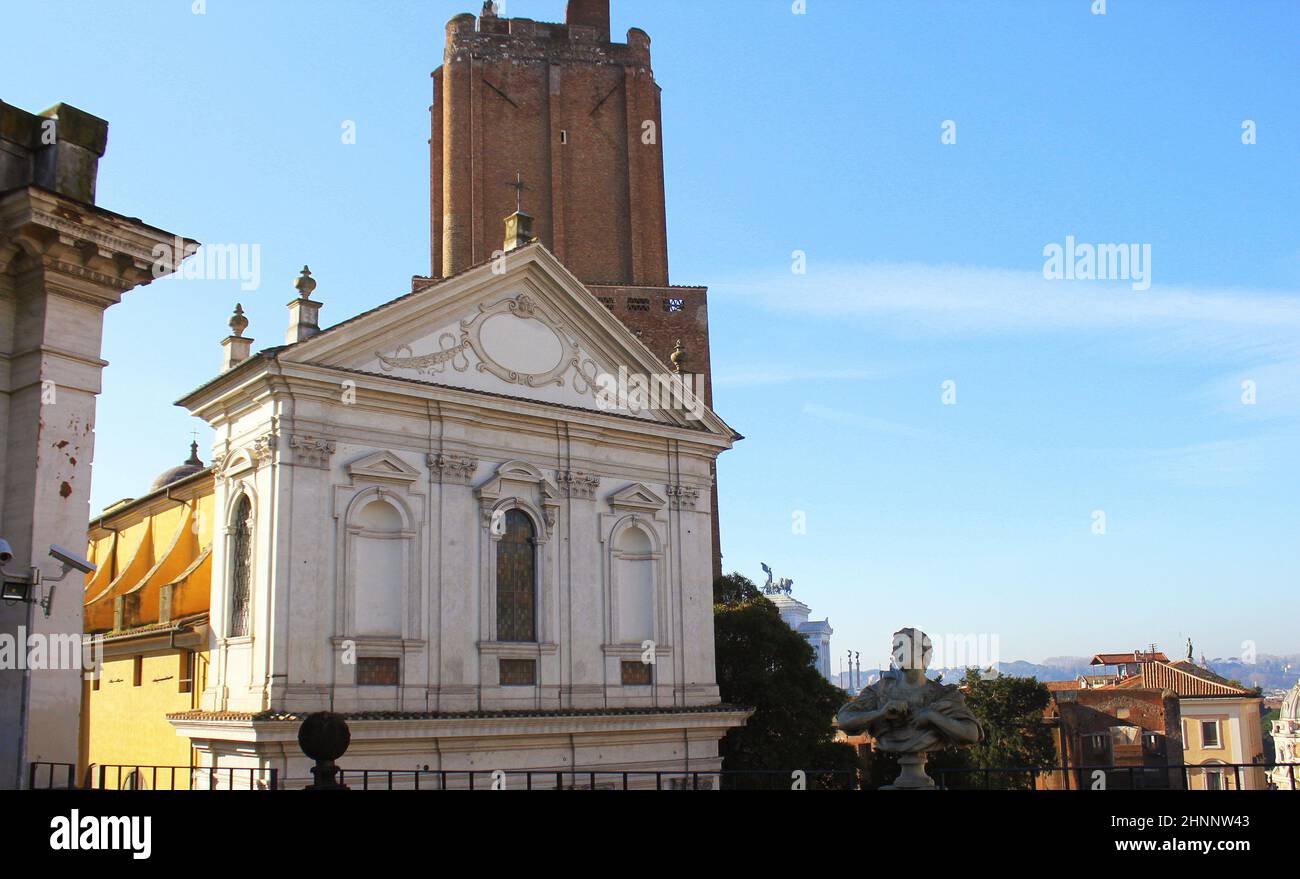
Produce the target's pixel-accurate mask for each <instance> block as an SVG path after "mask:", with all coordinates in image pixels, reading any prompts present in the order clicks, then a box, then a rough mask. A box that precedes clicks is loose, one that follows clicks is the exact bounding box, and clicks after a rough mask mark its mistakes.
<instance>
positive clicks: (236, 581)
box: [227, 495, 253, 638]
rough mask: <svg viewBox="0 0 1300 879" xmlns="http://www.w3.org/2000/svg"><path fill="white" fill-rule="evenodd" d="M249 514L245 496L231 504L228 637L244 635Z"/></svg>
mask: <svg viewBox="0 0 1300 879" xmlns="http://www.w3.org/2000/svg"><path fill="white" fill-rule="evenodd" d="M252 515H253V505H252V503H251V502H250V501H249V500H248V495H243V496H241V497H240V498H239V501H238V502H237V503H236V504H235V521H234V527H233V528H232V529H231V534H230V625H229V626H228V627H227V632H228V634H229V637H231V638H242V637H244V636H245V635H247V634H248V582H249V574H250V572H251V570H252V558H251V554H252V550H253V541H252V535H251V533H250V530H249V519H251V518H252Z"/></svg>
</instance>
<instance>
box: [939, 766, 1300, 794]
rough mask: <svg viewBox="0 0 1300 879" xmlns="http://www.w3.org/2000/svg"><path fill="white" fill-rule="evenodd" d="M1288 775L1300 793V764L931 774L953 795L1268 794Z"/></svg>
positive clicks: (1016, 769)
mask: <svg viewBox="0 0 1300 879" xmlns="http://www.w3.org/2000/svg"><path fill="white" fill-rule="evenodd" d="M1278 768H1281V769H1284V770H1285V773H1284V781H1287V780H1289V784H1287V785H1286V786H1287V787H1289V788H1290V789H1291V790H1297V789H1298V788H1297V786H1296V782H1297V780H1300V764H1295V763H1171V764H1167V765H1142V766H1136V765H1135V766H1101V765H1087V766H1054V767H1050V768H1046V769H1040V768H1034V767H1012V768H1004V767H996V768H993V767H990V768H967V767H962V768H953V769H939V768H934V769H930V770H929V773H930V775H931V776H933V777H934V779H935V783H936V784H937V785H938V786H939V787H941V788H945V789H950V790H992V789H1000V790H1007V789H1017V788H1019V789H1026V790H1032V789H1039V788H1040V787H1041V786H1047V787H1051V788H1053V789H1058V790H1062V789H1063V790H1264V789H1267V788H1268V787H1269V786H1270V784H1271V783H1272V782H1271V780H1270V776H1271V775H1272V772H1271V770H1273V769H1278Z"/></svg>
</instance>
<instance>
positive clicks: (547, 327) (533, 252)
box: [279, 244, 732, 439]
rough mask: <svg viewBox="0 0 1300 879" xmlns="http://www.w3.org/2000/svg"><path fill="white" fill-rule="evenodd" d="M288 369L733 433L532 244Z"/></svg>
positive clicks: (296, 352) (320, 339) (374, 319)
mask: <svg viewBox="0 0 1300 879" xmlns="http://www.w3.org/2000/svg"><path fill="white" fill-rule="evenodd" d="M279 358H280V359H281V360H284V361H288V362H302V363H310V364H313V365H315V366H324V367H336V368H339V369H340V370H342V371H347V372H353V373H369V374H373V375H377V376H383V377H387V378H396V379H404V380H410V381H415V382H424V383H434V384H440V385H449V386H452V387H458V388H465V389H467V390H474V391H483V392H487V393H492V394H497V395H503V396H510V397H521V398H526V399H530V400H535V401H538V402H542V403H552V404H558V405H562V406H568V407H575V408H582V409H590V410H593V411H604V412H609V413H611V414H618V415H624V416H631V417H634V418H639V419H643V420H646V421H649V422H655V423H661V424H669V425H677V426H683V427H694V428H700V427H703V428H704V429H706V430H708V431H710V432H713V433H717V434H721V435H724V436H726V437H727V438H728V439H730V438H731V436H732V431H731V429H730V428H729V427H727V425H726V424H725V423H724V422H723V421H722V420H721V419H720V418H718V417H717V415H715V414H714V413H713V412H712V411H710V410H709V409H708V408H707V407H706V406H704V404H703V401H702V399H701V398H700V396H697V390H698V392H699V394H700V395H701V396H702V394H703V388H699V387H698V385H697V384H696V382H695V380H694V377H693V376H688V377H686V378H685V379H683V378H682V377H681V376H678V375H676V374H674V373H672V372H670V371H669V370H668V368H667V367H666V366H665V365H664V364H663V363H662V362H660V361H659V360H658V358H656V357H655V355H654V354H653V353H652V352H651V351H650V350H649V349H648V348H646V347H645V345H644V344H642V343H641V341H640V340H639V339H638V338H637V337H636V336H635V335H634V334H633V333H632V332H631V331H630V330H629V329H628V328H627V327H626V326H625V325H624V324H623V323H622V322H621V321H619V320H618V318H617V317H615V316H614V315H613V314H611V313H610V312H609V310H608V309H607V308H605V307H604V306H603V305H601V304H600V302H599V301H597V300H596V298H595V297H594V296H592V294H591V293H590V292H589V291H588V290H587V288H586V287H585V286H583V285H582V283H581V282H580V281H578V280H577V279H576V278H575V277H574V276H573V275H572V274H571V273H570V272H569V271H568V270H567V269H565V268H564V266H562V265H561V264H560V263H559V261H558V260H557V259H556V258H555V256H554V255H553V254H551V253H550V251H548V250H546V248H545V247H543V246H541V245H540V244H532V245H529V246H528V247H525V248H521V249H520V250H518V251H512V252H511V253H508V254H506V255H505V257H503V258H502V259H501V260H500V261H497V262H492V263H486V264H484V265H481V266H479V267H477V268H474V269H470V270H468V271H466V272H464V273H462V274H460V275H457V276H454V277H452V278H445V279H442V280H440V281H438V282H437V283H433V284H431V285H429V286H427V287H424V288H421V289H418V290H416V291H415V292H413V293H410V294H408V295H406V296H403V297H401V298H399V299H395V300H393V301H392V302H389V303H387V304H385V305H382V306H380V307H378V308H376V309H373V310H372V311H369V312H366V313H364V314H361V315H358V316H357V317H355V318H353V319H351V320H348V321H345V322H344V323H342V324H340V325H337V326H335V327H331V328H329V329H328V330H326V331H324V332H322V333H320V334H319V335H317V336H315V337H313V338H311V339H308V340H306V341H304V342H300V343H298V344H295V345H292V346H290V347H289V348H287V349H286V350H285V351H284V352H282V353H281V354H280V355H279Z"/></svg>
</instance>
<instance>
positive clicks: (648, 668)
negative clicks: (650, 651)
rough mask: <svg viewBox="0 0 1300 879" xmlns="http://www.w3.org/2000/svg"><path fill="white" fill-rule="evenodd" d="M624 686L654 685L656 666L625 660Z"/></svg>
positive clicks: (634, 660)
mask: <svg viewBox="0 0 1300 879" xmlns="http://www.w3.org/2000/svg"><path fill="white" fill-rule="evenodd" d="M622 668H623V686H625V687H648V686H650V685H651V684H653V683H654V672H653V669H654V666H653V665H651V664H650V663H648V662H642V661H641V660H639V659H632V660H627V659H625V660H623V663H622Z"/></svg>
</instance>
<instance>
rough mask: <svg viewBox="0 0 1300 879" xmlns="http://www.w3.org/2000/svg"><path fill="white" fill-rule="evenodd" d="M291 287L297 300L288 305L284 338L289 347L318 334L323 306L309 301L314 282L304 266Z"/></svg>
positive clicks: (309, 271)
mask: <svg viewBox="0 0 1300 879" xmlns="http://www.w3.org/2000/svg"><path fill="white" fill-rule="evenodd" d="M293 285H294V286H295V287H297V288H298V298H297V299H295V300H293V301H292V302H290V303H289V331H288V332H287V333H285V336H284V341H285V343H286V344H289V345H292V344H293V343H294V342H305V341H306V340H308V339H310V338H311V337H312V336H314V335H316V334H317V333H319V332H320V307H321V306H322V305H324V304H325V303H323V302H315V301H313V300H312V299H311V291H313V290H315V289H316V281H315V279H314V278H312V276H311V269H309V268H307V267H306V266H303V267H302V274H301V275H299V276H298V280H297V281H295V282H294V284H293Z"/></svg>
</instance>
